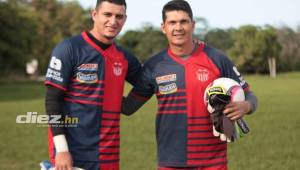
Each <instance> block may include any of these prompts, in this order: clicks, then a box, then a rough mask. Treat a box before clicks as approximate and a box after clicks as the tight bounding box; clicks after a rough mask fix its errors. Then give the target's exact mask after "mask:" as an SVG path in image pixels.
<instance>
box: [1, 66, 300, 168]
mask: <svg viewBox="0 0 300 170" xmlns="http://www.w3.org/2000/svg"><path fill="white" fill-rule="evenodd" d="M246 79H247V81H248V82H249V83H250V85H251V89H252V90H253V91H254V92H255V93H256V94H257V96H258V99H259V108H258V110H257V112H256V113H254V114H253V115H251V116H248V117H246V120H247V121H248V124H249V126H250V128H251V133H250V134H249V135H247V136H246V137H245V138H243V139H241V140H239V141H238V142H237V143H234V144H229V167H230V169H231V170H282V169H284V170H295V169H298V168H299V167H300V162H299V160H300V146H299V143H298V141H300V110H299V109H296V108H297V105H300V98H299V96H300V73H299V72H298V73H288V74H281V75H279V76H278V77H277V78H276V79H270V78H269V77H267V76H247V77H246ZM128 89H129V88H128V87H127V88H126V90H127V91H128ZM0 108H1V111H0V116H1V119H0V139H1V142H0V169H1V170H14V169H16V170H19V169H20V170H21V169H22V170H33V169H39V167H38V163H39V162H40V161H41V160H46V159H48V154H47V129H46V128H44V127H38V126H37V125H35V124H16V116H17V115H20V114H26V113H27V112H38V113H45V111H44V87H43V84H42V83H19V84H16V83H14V84H2V85H0ZM155 112H156V100H155V99H154V98H153V99H152V100H150V101H149V102H148V103H147V104H146V105H145V106H144V107H143V108H142V109H141V110H139V111H138V112H137V113H136V114H135V115H133V116H131V117H125V116H123V117H122V122H121V126H122V128H121V129H122V131H121V136H122V140H121V167H122V170H155V169H156V146H155V136H154V134H155V133H154V125H155V122H154V119H155Z"/></svg>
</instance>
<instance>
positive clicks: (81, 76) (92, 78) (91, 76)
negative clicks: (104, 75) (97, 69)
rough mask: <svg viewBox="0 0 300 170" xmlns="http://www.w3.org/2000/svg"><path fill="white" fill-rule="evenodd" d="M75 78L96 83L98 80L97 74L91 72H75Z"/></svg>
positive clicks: (82, 81)
mask: <svg viewBox="0 0 300 170" xmlns="http://www.w3.org/2000/svg"><path fill="white" fill-rule="evenodd" d="M76 80H77V81H79V82H80V83H88V84H90V83H96V82H97V81H98V75H97V73H92V74H84V73H81V72H79V73H77V77H76Z"/></svg>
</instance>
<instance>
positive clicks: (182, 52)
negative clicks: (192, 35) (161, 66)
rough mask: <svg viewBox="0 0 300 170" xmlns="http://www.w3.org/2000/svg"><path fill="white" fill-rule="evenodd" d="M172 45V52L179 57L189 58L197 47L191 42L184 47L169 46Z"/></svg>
mask: <svg viewBox="0 0 300 170" xmlns="http://www.w3.org/2000/svg"><path fill="white" fill-rule="evenodd" d="M169 45H170V49H171V51H172V52H173V53H174V54H175V55H177V56H180V57H181V56H185V57H186V56H188V55H190V54H191V53H192V52H193V50H194V48H195V45H194V43H193V42H192V41H191V42H189V43H186V44H184V45H174V44H169Z"/></svg>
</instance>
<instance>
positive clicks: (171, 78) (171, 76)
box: [156, 74, 177, 84]
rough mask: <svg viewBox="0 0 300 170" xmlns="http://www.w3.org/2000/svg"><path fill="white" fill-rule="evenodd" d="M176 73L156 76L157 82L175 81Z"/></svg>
mask: <svg viewBox="0 0 300 170" xmlns="http://www.w3.org/2000/svg"><path fill="white" fill-rule="evenodd" d="M176 79H177V78H176V74H169V75H165V76H160V77H156V83H157V84H161V83H167V82H174V81H176Z"/></svg>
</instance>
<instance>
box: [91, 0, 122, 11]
mask: <svg viewBox="0 0 300 170" xmlns="http://www.w3.org/2000/svg"><path fill="white" fill-rule="evenodd" d="M105 1H106V2H110V3H113V4H117V5H124V6H125V9H126V8H127V5H126V0H97V3H96V8H98V7H99V5H100V4H101V3H102V2H105Z"/></svg>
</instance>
